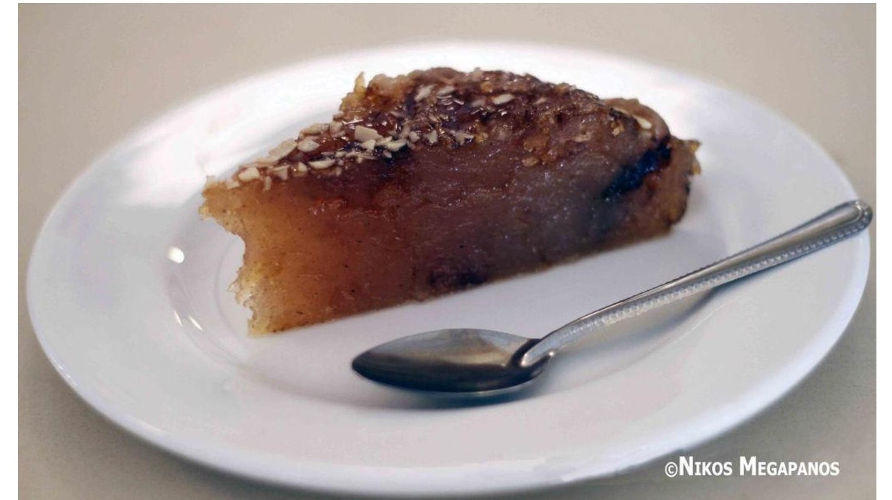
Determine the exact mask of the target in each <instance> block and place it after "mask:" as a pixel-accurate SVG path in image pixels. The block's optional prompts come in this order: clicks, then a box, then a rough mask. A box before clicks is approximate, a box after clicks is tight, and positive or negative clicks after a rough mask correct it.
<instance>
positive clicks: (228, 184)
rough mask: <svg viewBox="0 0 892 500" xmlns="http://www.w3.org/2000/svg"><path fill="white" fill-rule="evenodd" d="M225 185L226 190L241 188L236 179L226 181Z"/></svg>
mask: <svg viewBox="0 0 892 500" xmlns="http://www.w3.org/2000/svg"><path fill="white" fill-rule="evenodd" d="M224 185H225V186H226V189H235V188H237V187H239V186H241V184H239V181H237V180H235V179H226V182H225V183H224Z"/></svg>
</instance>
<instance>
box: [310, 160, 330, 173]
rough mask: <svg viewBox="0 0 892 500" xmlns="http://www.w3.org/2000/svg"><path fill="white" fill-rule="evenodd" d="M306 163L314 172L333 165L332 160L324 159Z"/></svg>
mask: <svg viewBox="0 0 892 500" xmlns="http://www.w3.org/2000/svg"><path fill="white" fill-rule="evenodd" d="M308 163H309V164H310V166H311V167H313V168H314V169H316V170H325V169H326V168H328V167H330V166H332V165H334V164H335V161H334V160H333V159H332V158H326V159H324V160H316V161H311V162H308Z"/></svg>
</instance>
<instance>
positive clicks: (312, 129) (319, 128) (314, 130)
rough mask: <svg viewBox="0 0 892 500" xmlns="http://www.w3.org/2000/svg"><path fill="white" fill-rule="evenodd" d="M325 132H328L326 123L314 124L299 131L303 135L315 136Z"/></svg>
mask: <svg viewBox="0 0 892 500" xmlns="http://www.w3.org/2000/svg"><path fill="white" fill-rule="evenodd" d="M326 130H328V123H314V124H312V125H310V126H309V127H306V128H305V129H303V130H301V131H300V133H301V134H304V135H317V134H321V133H322V132H325V131H326Z"/></svg>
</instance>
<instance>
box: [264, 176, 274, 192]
mask: <svg viewBox="0 0 892 500" xmlns="http://www.w3.org/2000/svg"><path fill="white" fill-rule="evenodd" d="M271 187H273V178H272V177H264V178H263V190H264V191H269V188H271Z"/></svg>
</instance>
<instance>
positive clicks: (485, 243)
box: [201, 68, 699, 333]
mask: <svg viewBox="0 0 892 500" xmlns="http://www.w3.org/2000/svg"><path fill="white" fill-rule="evenodd" d="M696 147H697V143H696V142H695V141H685V140H681V139H678V138H675V137H673V136H672V135H670V133H669V129H668V127H667V126H666V123H665V122H664V121H663V119H662V118H660V116H659V115H657V113H656V112H654V111H653V110H652V109H650V108H648V107H646V106H644V105H642V104H640V103H639V102H638V101H637V100H634V99H599V98H598V97H596V96H594V95H592V94H590V93H588V92H585V91H582V90H579V89H576V88H574V87H573V86H571V85H568V84H563V83H562V84H551V83H546V82H542V81H540V80H538V79H536V78H534V77H532V76H530V75H517V74H512V73H507V72H503V71H481V70H479V69H478V70H475V71H473V72H470V73H463V72H459V71H455V70H453V69H449V68H434V69H430V70H425V71H414V72H412V73H410V74H408V75H402V76H398V77H394V78H391V77H387V76H383V75H378V76H376V77H374V78H373V79H372V80H371V81H370V82H369V84H368V86H366V85H365V83H364V81H363V79H362V75H360V77H359V78H357V81H356V82H355V85H354V89H353V91H352V92H351V93H349V94H347V96H346V97H345V98H344V99H343V101H342V103H341V107H340V111H339V112H337V113H336V114H335V115H334V117H333V119H332V121H331V122H329V123H320V124H315V125H312V126H310V127H308V128H306V129H304V130H303V131H301V133H300V135H299V136H298V137H297V138H296V139H289V140H287V141H285V142H283V143H282V144H281V145H280V146H278V147H277V148H275V149H274V150H272V151H271V152H270V153H269V154H268V155H267V156H266V157H264V158H261V159H259V160H256V161H254V162H251V163H249V164H247V165H243V166H241V167H240V168H239V169H238V171H237V172H236V173H234V174H233V175H232V176H231V177H230V178H228V179H225V180H222V181H213V180H210V181H209V182H208V185H207V186H206V188H205V190H204V197H205V203H204V205H203V206H202V207H201V213H202V214H203V215H204V216H207V217H213V218H214V219H216V221H217V222H219V223H220V224H221V225H222V226H223V227H224V228H226V229H227V230H229V231H230V232H232V233H234V234H236V235H238V236H240V237H241V238H242V239H243V240H244V242H245V255H244V263H243V266H242V268H241V269H240V270H239V274H238V278H237V280H236V282H235V283H234V284H233V286H234V288H235V290H236V291H237V294H238V299H239V300H240V301H241V302H242V303H243V304H245V305H246V306H248V307H250V308H251V309H252V311H253V313H254V314H253V317H252V318H251V321H250V329H251V331H252V332H255V333H262V332H274V331H279V330H283V329H286V328H290V327H296V326H302V325H308V324H312V323H316V322H320V321H325V320H328V319H332V318H336V317H340V316H344V315H348V314H353V313H357V312H361V311H366V310H370V309H376V308H380V307H384V306H388V305H393V304H398V303H401V302H404V301H407V300H423V299H426V298H428V297H431V296H435V295H439V294H442V293H446V292H450V291H454V290H458V289H462V288H465V287H469V286H474V285H479V284H482V283H485V282H488V281H492V280H495V279H498V278H503V277H506V276H510V275H513V274H516V273H519V272H525V271H531V270H535V269H538V268H541V267H543V266H546V265H549V264H553V263H556V262H559V261H562V260H566V259H569V258H573V257H578V256H582V255H585V254H588V253H591V252H593V251H596V250H600V249H604V248H607V247H611V246H614V245H618V244H622V243H627V242H630V241H633V240H637V239H641V238H646V237H650V236H654V235H657V234H660V233H664V232H666V231H667V230H668V229H669V228H670V226H671V225H672V224H673V223H675V222H676V221H678V220H679V219H680V218H681V217H682V215H683V214H684V211H685V207H686V204H687V197H688V191H689V180H690V177H691V175H692V174H695V173H697V172H698V171H699V167H698V164H697V161H696V158H695V156H694V152H695V150H696Z"/></svg>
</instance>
